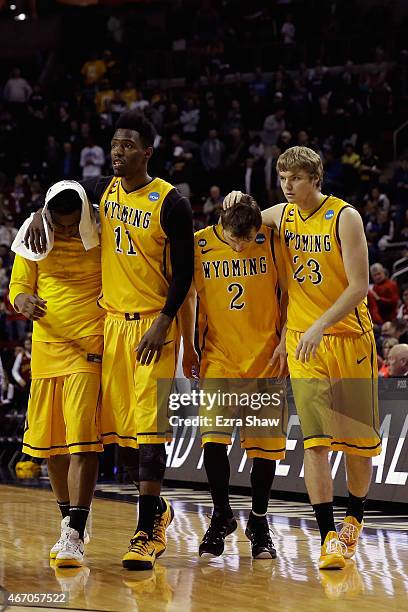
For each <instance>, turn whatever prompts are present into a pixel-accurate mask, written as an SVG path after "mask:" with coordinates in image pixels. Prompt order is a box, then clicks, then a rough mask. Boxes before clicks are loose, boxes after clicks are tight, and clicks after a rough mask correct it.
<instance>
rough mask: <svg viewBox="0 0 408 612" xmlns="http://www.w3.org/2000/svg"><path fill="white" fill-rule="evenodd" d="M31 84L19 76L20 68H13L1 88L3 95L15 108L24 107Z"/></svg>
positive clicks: (29, 94)
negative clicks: (2, 88)
mask: <svg viewBox="0 0 408 612" xmlns="http://www.w3.org/2000/svg"><path fill="white" fill-rule="evenodd" d="M32 91H33V90H32V89H31V86H30V85H29V84H28V82H27V81H26V80H25V79H24V78H23V77H22V76H21V70H20V68H14V69H13V70H12V72H11V75H10V78H9V79H8V81H7V82H6V84H5V86H4V90H3V97H4V99H5V100H7V102H9V103H10V104H12V105H13V106H14V107H15V108H17V109H18V107H22V108H25V106H26V104H27V102H28V100H29V98H30V96H31V93H32Z"/></svg>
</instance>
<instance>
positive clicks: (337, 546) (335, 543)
mask: <svg viewBox="0 0 408 612" xmlns="http://www.w3.org/2000/svg"><path fill="white" fill-rule="evenodd" d="M346 552H347V546H346V545H345V543H344V542H341V541H340V540H338V539H337V538H332V539H331V540H329V541H328V542H327V544H326V554H328V555H332V554H333V553H340V554H341V555H345V554H346Z"/></svg>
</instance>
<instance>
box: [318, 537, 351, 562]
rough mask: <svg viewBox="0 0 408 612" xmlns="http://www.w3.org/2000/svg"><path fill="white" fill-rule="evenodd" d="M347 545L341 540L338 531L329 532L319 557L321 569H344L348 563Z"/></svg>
mask: <svg viewBox="0 0 408 612" xmlns="http://www.w3.org/2000/svg"><path fill="white" fill-rule="evenodd" d="M346 550H347V546H346V545H345V544H344V542H341V541H340V540H339V536H338V535H337V532H336V531H329V533H328V534H327V536H326V538H325V540H324V543H323V546H322V552H321V555H320V559H319V569H342V568H343V567H344V566H345V565H346V560H345V558H344V554H345V552H346Z"/></svg>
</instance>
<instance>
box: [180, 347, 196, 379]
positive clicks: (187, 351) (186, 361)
mask: <svg viewBox="0 0 408 612" xmlns="http://www.w3.org/2000/svg"><path fill="white" fill-rule="evenodd" d="M183 372H184V376H185V377H186V378H197V379H198V375H199V373H200V361H199V359H198V354H197V351H196V350H195V348H194V346H189V347H187V346H186V345H184V352H183Z"/></svg>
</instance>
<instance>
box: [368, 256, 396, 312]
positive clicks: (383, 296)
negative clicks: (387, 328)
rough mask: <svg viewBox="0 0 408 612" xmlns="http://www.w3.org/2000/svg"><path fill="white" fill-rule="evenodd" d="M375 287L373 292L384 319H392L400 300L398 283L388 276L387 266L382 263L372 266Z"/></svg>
mask: <svg viewBox="0 0 408 612" xmlns="http://www.w3.org/2000/svg"><path fill="white" fill-rule="evenodd" d="M370 272H371V278H372V280H373V283H374V284H373V287H372V289H371V293H372V294H373V297H374V298H375V299H376V300H377V306H378V310H379V312H380V315H381V318H382V320H383V321H384V322H385V321H392V320H393V319H395V317H396V314H397V307H398V302H399V291H398V285H397V283H396V282H395V281H393V280H390V279H389V278H387V274H386V271H385V268H384V266H383V265H382V264H380V263H375V264H373V265H372V266H370Z"/></svg>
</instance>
